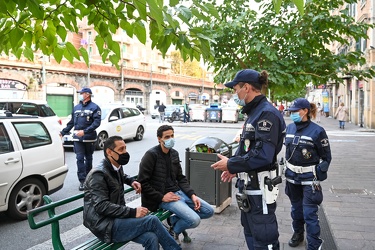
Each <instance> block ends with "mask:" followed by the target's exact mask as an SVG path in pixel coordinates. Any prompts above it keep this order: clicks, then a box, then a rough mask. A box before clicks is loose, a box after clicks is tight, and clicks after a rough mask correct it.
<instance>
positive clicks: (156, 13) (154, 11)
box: [147, 0, 163, 26]
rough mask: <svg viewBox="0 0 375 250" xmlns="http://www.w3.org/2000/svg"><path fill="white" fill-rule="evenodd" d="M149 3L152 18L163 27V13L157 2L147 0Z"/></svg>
mask: <svg viewBox="0 0 375 250" xmlns="http://www.w3.org/2000/svg"><path fill="white" fill-rule="evenodd" d="M147 3H148V8H149V10H150V17H151V18H152V19H154V20H155V21H156V23H157V24H158V25H159V26H161V25H162V24H163V13H162V12H161V9H160V8H159V6H157V4H156V2H155V0H147Z"/></svg>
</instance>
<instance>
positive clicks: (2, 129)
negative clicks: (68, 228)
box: [0, 112, 68, 220]
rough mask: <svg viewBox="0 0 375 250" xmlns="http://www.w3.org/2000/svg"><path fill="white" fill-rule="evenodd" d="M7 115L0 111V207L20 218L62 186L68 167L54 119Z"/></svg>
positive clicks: (9, 214)
mask: <svg viewBox="0 0 375 250" xmlns="http://www.w3.org/2000/svg"><path fill="white" fill-rule="evenodd" d="M8 115H9V117H8V116H5V115H0V211H6V213H7V214H8V216H10V217H12V218H14V219H19V220H23V219H26V218H27V211H28V210H31V209H33V208H36V207H39V206H41V205H43V199H42V197H43V195H45V194H52V193H54V192H56V191H57V190H59V189H61V188H62V187H63V185H64V180H65V177H66V175H67V173H68V167H67V165H66V163H65V155H64V149H63V146H62V143H61V139H60V136H59V134H58V133H56V131H55V130H54V129H53V128H54V123H55V122H56V121H55V120H51V119H48V118H46V117H38V116H30V115H15V116H13V115H12V114H11V113H10V112H8ZM44 156H45V157H44Z"/></svg>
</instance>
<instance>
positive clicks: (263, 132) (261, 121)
mask: <svg viewBox="0 0 375 250" xmlns="http://www.w3.org/2000/svg"><path fill="white" fill-rule="evenodd" d="M267 84H268V74H267V72H266V71H262V72H261V73H259V72H258V71H255V70H252V69H245V70H241V71H239V72H238V73H237V74H236V76H235V78H234V80H233V81H231V82H228V83H226V84H225V86H226V87H228V88H232V89H234V91H235V94H233V99H234V101H235V102H236V103H237V104H238V105H240V106H243V109H242V113H244V114H247V120H246V121H245V123H244V126H243V131H242V134H241V137H240V141H239V146H238V148H237V151H236V153H235V155H234V156H233V157H231V158H227V157H225V156H223V155H220V154H218V157H219V158H220V160H219V161H218V162H216V163H214V164H212V168H214V169H215V170H221V171H223V173H222V175H221V179H222V181H224V182H229V181H232V179H233V178H234V177H235V176H237V177H238V179H237V182H236V186H237V187H238V188H239V192H238V193H237V194H236V198H237V203H238V204H239V207H240V209H241V224H242V226H243V227H244V234H245V239H246V244H247V247H248V248H249V249H280V243H279V232H278V225H277V219H276V215H275V211H276V197H277V194H278V188H277V187H276V180H280V181H281V178H279V177H277V173H276V169H277V166H278V165H277V159H276V158H277V154H278V153H279V152H280V150H281V149H282V146H283V142H284V136H285V122H284V118H283V117H282V115H281V113H280V112H279V110H278V109H276V108H275V107H274V106H273V105H272V103H270V102H268V100H267V98H266V97H265V96H264V95H262V94H261V90H262V89H263V88H265V87H267ZM267 183H268V185H267ZM271 197H272V198H271Z"/></svg>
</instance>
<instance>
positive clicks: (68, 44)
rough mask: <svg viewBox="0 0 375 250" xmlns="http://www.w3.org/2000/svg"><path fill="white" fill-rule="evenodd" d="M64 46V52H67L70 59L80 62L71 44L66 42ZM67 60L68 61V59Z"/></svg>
mask: <svg viewBox="0 0 375 250" xmlns="http://www.w3.org/2000/svg"><path fill="white" fill-rule="evenodd" d="M65 46H66V50H65V51H67V52H68V53H69V54H70V55H71V56H72V57H74V58H76V59H78V60H80V57H79V54H78V52H77V50H76V48H75V47H74V45H73V44H72V43H70V42H67V43H66V44H65ZM64 55H66V52H65V53H64ZM68 60H69V59H68ZM72 60H73V59H72Z"/></svg>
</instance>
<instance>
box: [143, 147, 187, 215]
mask: <svg viewBox="0 0 375 250" xmlns="http://www.w3.org/2000/svg"><path fill="white" fill-rule="evenodd" d="M169 152H170V156H171V178H172V181H175V182H176V183H177V185H178V187H179V188H180V189H181V190H182V191H183V192H184V193H185V194H186V195H187V196H188V197H191V196H192V195H193V194H194V190H193V189H192V188H191V187H190V185H189V182H188V180H187V178H186V177H185V175H183V174H182V168H181V163H180V157H179V155H178V152H177V151H176V150H174V149H173V148H172V149H170V150H169ZM163 154H164V152H163V151H162V149H161V146H160V145H157V146H155V147H153V148H151V149H150V150H148V151H147V152H146V153H145V155H144V156H143V158H142V160H141V163H140V165H139V174H138V181H139V182H140V183H141V185H142V195H141V197H142V206H143V207H147V208H148V209H149V210H151V211H155V210H157V209H158V207H159V205H160V203H161V202H162V199H163V197H164V194H165V193H166V191H165V184H166V183H165V182H166V179H167V174H168V171H167V164H166V162H165V160H164V157H163Z"/></svg>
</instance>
